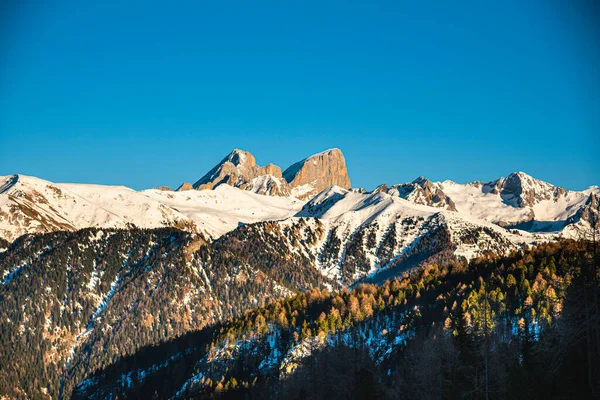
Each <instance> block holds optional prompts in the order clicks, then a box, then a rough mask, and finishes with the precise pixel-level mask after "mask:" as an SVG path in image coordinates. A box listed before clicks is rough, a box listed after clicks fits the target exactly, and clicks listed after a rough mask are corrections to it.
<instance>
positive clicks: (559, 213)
mask: <svg viewBox="0 0 600 400" xmlns="http://www.w3.org/2000/svg"><path fill="white" fill-rule="evenodd" d="M376 190H377V191H384V192H386V193H389V194H391V195H393V196H398V197H401V198H403V199H406V200H408V201H411V202H413V203H417V204H424V205H428V206H431V207H436V208H443V209H446V210H452V211H456V212H457V213H459V214H461V215H468V216H469V217H473V218H477V219H481V220H485V221H488V222H492V223H494V224H497V225H500V226H503V227H507V228H518V229H523V230H527V231H531V232H559V231H561V230H562V229H563V228H564V227H565V226H566V225H568V224H569V223H570V222H569V221H571V222H572V221H573V220H572V219H571V220H569V219H570V218H572V217H573V216H574V215H576V214H577V211H578V210H579V209H580V208H582V207H583V206H584V205H585V203H586V201H587V200H588V198H589V196H590V195H591V194H596V195H598V194H600V188H599V187H597V186H592V187H590V188H589V189H586V190H584V191H581V192H576V191H571V190H565V189H564V188H562V187H559V186H554V185H552V184H549V183H547V182H543V181H541V180H539V179H535V178H533V177H531V176H529V175H527V174H525V173H523V172H515V173H512V174H510V175H508V177H506V178H500V179H497V180H495V181H492V182H488V183H483V182H479V181H476V182H471V183H467V184H459V183H456V182H452V181H449V180H447V181H444V182H431V181H430V180H428V179H425V178H423V177H420V178H418V179H416V180H415V181H413V182H411V183H408V184H399V185H393V186H391V187H389V188H387V186H385V187H384V186H381V187H379V188H378V189H376Z"/></svg>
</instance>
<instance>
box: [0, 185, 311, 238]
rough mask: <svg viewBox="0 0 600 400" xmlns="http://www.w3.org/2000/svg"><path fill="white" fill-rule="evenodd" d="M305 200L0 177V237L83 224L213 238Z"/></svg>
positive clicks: (287, 211)
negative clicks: (162, 229)
mask: <svg viewBox="0 0 600 400" xmlns="http://www.w3.org/2000/svg"><path fill="white" fill-rule="evenodd" d="M303 204H304V203H303V202H302V201H300V200H298V199H295V198H291V197H270V196H261V195H257V194H254V193H251V192H247V191H243V190H239V189H236V188H234V187H231V186H229V185H222V186H219V187H218V188H217V189H215V190H207V191H184V192H172V191H165V190H161V189H150V190H143V191H139V192H138V191H135V190H133V189H130V188H127V187H124V186H103V185H85V184H57V183H52V182H49V181H45V180H42V179H39V178H35V177H30V176H25V175H12V176H7V177H0V237H2V238H4V239H7V240H9V241H12V240H14V239H16V238H17V237H19V236H20V235H23V234H26V233H45V232H52V231H57V230H67V231H74V230H77V229H82V228H88V227H102V228H127V227H138V228H160V227H176V228H178V229H182V230H185V231H189V232H197V233H201V234H203V235H204V236H206V237H207V238H211V237H212V238H216V237H219V236H221V235H223V234H224V233H226V232H228V231H230V230H232V229H235V228H236V227H237V226H238V225H239V224H240V223H251V222H258V221H263V220H271V219H282V218H287V217H289V216H291V215H294V214H295V213H296V212H297V211H298V210H300V209H301V207H302V205H303Z"/></svg>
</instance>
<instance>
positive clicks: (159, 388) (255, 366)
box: [74, 241, 600, 399]
mask: <svg viewBox="0 0 600 400" xmlns="http://www.w3.org/2000/svg"><path fill="white" fill-rule="evenodd" d="M598 265H599V264H598V251H597V249H596V248H595V247H593V246H592V245H591V244H590V243H588V242H575V241H563V242H559V243H549V244H544V245H540V246H539V247H537V248H533V249H525V250H524V251H515V252H513V253H512V254H510V255H509V256H506V257H498V256H493V255H489V256H486V257H480V258H478V259H476V260H473V261H472V262H470V263H467V262H452V263H449V264H445V265H437V264H431V265H428V266H426V267H420V268H417V269H414V270H412V271H410V272H406V273H404V274H403V275H402V277H401V278H399V279H396V280H392V281H388V282H386V283H384V284H383V285H381V286H374V285H370V284H363V285H360V286H358V287H356V288H354V289H353V290H352V291H349V290H346V289H344V290H342V291H340V292H337V293H335V292H333V293H332V292H330V291H328V290H320V289H312V290H310V291H308V292H305V293H302V294H297V295H295V296H293V297H291V298H288V299H281V300H278V301H274V302H271V303H269V304H268V305H266V306H265V307H261V308H258V309H255V310H253V311H248V312H245V313H244V314H243V315H242V316H240V317H238V318H234V319H231V320H229V321H228V322H225V323H223V324H220V325H216V326H214V327H213V328H211V329H205V330H202V331H198V332H195V333H190V334H188V335H186V336H184V337H181V338H179V339H177V340H174V341H170V342H168V343H166V344H163V345H160V346H156V347H150V348H146V349H144V350H143V351H141V352H139V353H138V354H136V355H133V356H131V357H126V358H123V359H121V360H119V361H117V362H116V363H115V364H113V365H112V366H110V367H109V368H107V369H105V370H103V371H98V372H97V373H96V374H94V375H93V376H91V377H89V378H88V379H87V380H85V381H83V382H81V383H80V384H79V385H78V386H77V388H76V390H75V392H74V395H75V397H77V398H87V397H92V398H105V397H108V396H123V395H125V396H129V397H144V398H151V397H155V398H165V397H171V396H175V397H181V398H188V397H205V396H217V397H221V396H222V397H225V398H227V397H235V398H238V397H242V398H352V397H354V398H426V399H427V398H473V399H476V398H485V397H486V395H487V396H489V398H492V399H494V398H496V399H503V398H523V399H531V398H591V397H593V396H595V395H596V394H598V389H599V388H598V382H600V379H598V378H599V377H600V375H599V371H600V369H599V367H600V365H599V364H600V363H599V360H600V351H599V350H600V346H599V345H600V343H599V340H598V337H599V335H600V324H599V321H600V312H599V302H598V294H599V286H598V276H599V275H598V271H599V269H598Z"/></svg>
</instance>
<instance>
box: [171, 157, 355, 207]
mask: <svg viewBox="0 0 600 400" xmlns="http://www.w3.org/2000/svg"><path fill="white" fill-rule="evenodd" d="M224 184H226V185H230V186H233V187H237V188H239V189H242V190H247V191H250V192H254V193H258V194H266V195H271V196H294V197H297V198H299V199H309V198H312V197H314V196H315V195H316V194H317V193H319V192H321V191H322V190H323V189H325V188H327V187H328V186H330V185H338V186H341V187H344V188H349V187H350V178H349V177H348V171H347V169H346V160H345V159H344V155H343V154H342V152H341V151H340V150H339V149H330V150H326V151H323V152H321V153H318V154H315V155H312V156H310V157H308V158H306V159H304V160H302V161H299V162H297V163H295V164H293V165H291V166H290V167H289V168H287V169H286V170H285V172H284V173H283V174H282V172H281V168H280V167H278V166H277V165H274V164H268V165H266V166H264V167H261V166H259V165H258V164H257V163H256V159H255V157H254V156H253V155H252V154H251V153H250V152H247V151H243V150H239V149H234V150H233V151H232V152H231V153H230V154H229V155H227V156H226V157H225V158H224V159H223V160H221V162H219V163H218V164H217V165H216V166H215V167H213V168H212V169H211V170H210V171H208V173H206V175H204V176H203V177H202V178H200V179H199V180H198V181H197V182H196V183H194V184H193V185H190V184H189V183H184V184H182V185H181V186H180V187H179V188H178V189H177V190H178V191H184V190H190V189H196V190H210V189H214V188H216V187H218V186H220V185H224Z"/></svg>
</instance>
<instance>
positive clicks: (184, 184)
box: [177, 182, 194, 192]
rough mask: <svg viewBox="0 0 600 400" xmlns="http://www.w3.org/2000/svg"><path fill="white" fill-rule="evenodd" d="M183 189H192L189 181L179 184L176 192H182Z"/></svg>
mask: <svg viewBox="0 0 600 400" xmlns="http://www.w3.org/2000/svg"><path fill="white" fill-rule="evenodd" d="M184 190H194V187H193V186H192V184H191V183H189V182H183V183H182V184H181V186H179V187H178V188H177V191H178V192H183V191H184Z"/></svg>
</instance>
